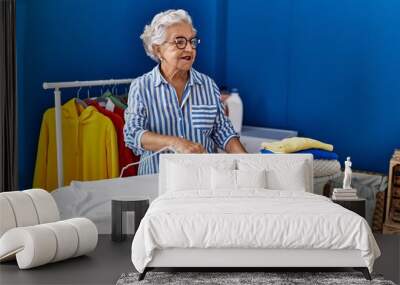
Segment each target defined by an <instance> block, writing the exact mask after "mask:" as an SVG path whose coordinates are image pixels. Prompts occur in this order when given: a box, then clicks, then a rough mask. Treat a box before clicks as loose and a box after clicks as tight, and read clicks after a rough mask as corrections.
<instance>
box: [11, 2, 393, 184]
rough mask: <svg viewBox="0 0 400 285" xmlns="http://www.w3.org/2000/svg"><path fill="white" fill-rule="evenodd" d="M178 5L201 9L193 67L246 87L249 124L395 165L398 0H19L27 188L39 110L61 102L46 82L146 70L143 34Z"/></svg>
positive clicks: (359, 161) (374, 164)
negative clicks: (286, 131)
mask: <svg viewBox="0 0 400 285" xmlns="http://www.w3.org/2000/svg"><path fill="white" fill-rule="evenodd" d="M169 8H184V9H186V10H188V11H189V13H190V14H191V15H192V17H193V20H194V24H195V26H196V28H197V29H198V31H199V36H200V37H201V40H202V43H201V46H200V48H199V52H198V58H197V60H196V64H195V67H196V68H197V69H199V70H200V71H202V72H204V73H206V74H209V75H210V76H211V77H213V78H214V79H215V80H216V81H217V83H218V84H220V85H222V84H227V85H228V86H230V87H238V88H239V89H240V93H241V96H242V98H243V101H244V104H245V105H244V106H245V117H244V122H245V123H246V124H249V125H256V126H264V127H274V128H288V129H295V130H298V131H299V132H300V135H302V136H308V137H313V138H316V139H320V140H323V141H327V142H329V143H332V144H334V146H335V149H336V150H337V152H338V153H339V154H340V155H341V158H342V160H343V159H344V157H345V156H347V155H351V156H352V157H353V161H354V166H355V168H358V169H366V170H374V171H382V172H386V171H387V165H388V160H389V158H390V155H391V153H392V151H393V149H394V148H395V147H396V146H400V116H399V115H398V113H399V110H398V109H399V106H400V99H399V98H400V80H399V74H400V72H399V71H400V70H399V69H400V53H399V50H400V31H399V29H398V27H399V26H400V18H399V17H397V15H399V14H400V2H398V1H395V0H385V1H374V0H364V1H361V0H358V1H346V0H335V1H333V0H331V1H317V0H309V1H293V0H275V1H263V0H246V1H239V0H229V1H226V0H220V1H216V0H207V1H195V0H192V1H188V0H186V1H184V0H169V1H157V0H148V1H139V0H115V1H112V2H111V1H106V0H84V1H82V0H58V1H54V0H36V1H34V0H18V1H17V61H18V101H19V109H18V112H19V117H18V121H19V155H20V159H19V160H20V161H19V163H20V166H19V170H20V173H19V176H20V188H28V187H30V186H31V183H32V176H33V169H34V162H35V159H36V147H37V139H38V134H39V128H40V123H41V117H42V114H43V112H44V111H45V110H46V109H47V108H49V107H52V106H53V104H54V103H53V97H52V96H51V92H50V91H44V90H42V88H41V85H42V83H43V82H44V81H68V80H94V79H103V78H104V79H108V78H125V77H136V76H138V75H140V74H142V73H144V72H146V71H148V70H149V69H151V68H152V66H153V65H154V62H153V61H151V59H149V58H148V57H147V56H146V55H145V53H144V50H143V47H142V44H141V41H140V39H139V35H140V34H141V32H142V30H143V27H144V25H145V24H146V23H148V22H150V20H151V19H152V16H153V15H154V14H156V13H157V12H159V11H161V10H166V9H169ZM83 93H85V94H86V90H85V91H83ZM83 93H81V94H83ZM64 94H66V95H67V96H63V101H66V100H68V98H70V96H73V95H74V94H71V92H66V93H64ZM396 107H397V109H396ZM396 112H397V113H396ZM395 114H397V115H395Z"/></svg>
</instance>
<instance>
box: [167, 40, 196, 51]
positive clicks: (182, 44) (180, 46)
mask: <svg viewBox="0 0 400 285" xmlns="http://www.w3.org/2000/svg"><path fill="white" fill-rule="evenodd" d="M188 42H190V45H191V46H192V48H193V49H196V48H197V46H198V45H199V44H200V39H199V38H196V37H194V38H191V39H190V40H188V39H187V38H185V37H176V38H175V40H174V41H173V42H169V43H171V44H175V45H176V47H177V48H178V49H185V48H186V46H187V44H188Z"/></svg>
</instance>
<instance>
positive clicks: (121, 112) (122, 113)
mask: <svg viewBox="0 0 400 285" xmlns="http://www.w3.org/2000/svg"><path fill="white" fill-rule="evenodd" d="M114 114H118V115H119V116H120V117H121V118H122V119H123V120H124V122H125V110H124V109H121V108H120V107H117V106H114Z"/></svg>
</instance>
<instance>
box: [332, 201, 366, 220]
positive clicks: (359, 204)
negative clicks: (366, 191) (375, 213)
mask: <svg viewBox="0 0 400 285" xmlns="http://www.w3.org/2000/svg"><path fill="white" fill-rule="evenodd" d="M332 202H334V203H336V204H339V205H341V206H342V207H344V208H346V209H348V210H350V211H353V212H354V213H356V214H359V215H360V216H361V217H363V218H364V219H365V203H366V200H365V199H362V198H358V199H352V200H334V199H332Z"/></svg>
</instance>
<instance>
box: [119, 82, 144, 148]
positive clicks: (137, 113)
mask: <svg viewBox="0 0 400 285" xmlns="http://www.w3.org/2000/svg"><path fill="white" fill-rule="evenodd" d="M147 129H148V120H147V109H146V106H145V103H144V101H143V98H142V96H141V94H140V88H139V84H138V83H137V81H136V80H135V81H133V82H132V84H131V87H130V89H129V95H128V108H127V109H126V110H125V126H124V140H125V145H126V146H127V147H129V148H130V149H132V151H133V152H134V153H135V154H136V155H141V154H143V152H144V151H145V150H144V149H143V147H142V145H141V138H142V135H143V134H144V133H145V132H147V131H148V130H147Z"/></svg>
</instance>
